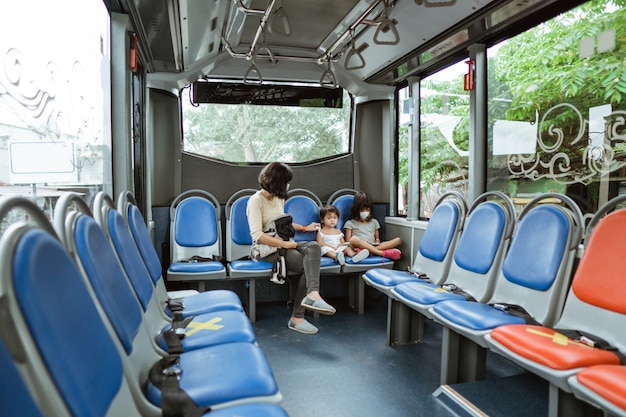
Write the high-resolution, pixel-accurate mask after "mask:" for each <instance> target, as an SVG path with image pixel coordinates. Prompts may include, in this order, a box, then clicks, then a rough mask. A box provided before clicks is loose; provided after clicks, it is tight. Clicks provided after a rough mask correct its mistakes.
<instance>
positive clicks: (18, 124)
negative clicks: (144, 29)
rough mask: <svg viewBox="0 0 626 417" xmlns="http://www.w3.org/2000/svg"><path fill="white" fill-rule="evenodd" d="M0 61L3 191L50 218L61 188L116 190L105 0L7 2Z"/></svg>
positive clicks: (0, 16)
mask: <svg viewBox="0 0 626 417" xmlns="http://www.w3.org/2000/svg"><path fill="white" fill-rule="evenodd" d="M68 10H71V11H72V12H71V13H68ZM17 16H20V17H23V16H28V18H27V21H28V23H27V24H25V19H23V18H16V17H17ZM0 62H2V67H1V68H0V194H22V195H28V196H31V197H32V198H33V199H35V200H36V201H37V203H38V205H39V206H40V207H42V208H44V209H45V210H46V212H47V213H48V212H51V210H52V206H53V204H54V202H55V201H56V198H58V196H59V195H60V194H61V192H62V191H63V190H66V189H71V190H73V191H77V192H80V193H83V194H85V196H86V198H88V197H89V196H90V195H92V194H95V192H97V191H99V190H102V189H107V191H109V192H110V190H111V189H112V187H111V181H112V180H111V177H112V173H111V139H110V136H111V135H110V130H111V127H110V124H109V121H110V120H111V116H110V107H111V106H110V90H111V86H110V79H111V76H110V53H109V14H108V12H107V9H106V7H105V5H104V4H103V2H102V0H59V1H54V2H51V1H48V0H33V1H28V2H3V3H2V5H1V6H0Z"/></svg>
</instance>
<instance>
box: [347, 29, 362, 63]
mask: <svg viewBox="0 0 626 417" xmlns="http://www.w3.org/2000/svg"><path fill="white" fill-rule="evenodd" d="M344 67H345V68H346V69H347V70H348V71H352V70H357V69H361V68H365V58H363V55H362V54H361V52H359V50H358V49H357V48H356V45H355V43H354V33H352V38H351V39H350V49H349V50H348V53H347V54H346V59H345V61H344Z"/></svg>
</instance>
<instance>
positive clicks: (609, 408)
mask: <svg viewBox="0 0 626 417" xmlns="http://www.w3.org/2000/svg"><path fill="white" fill-rule="evenodd" d="M568 384H569V386H570V388H571V389H572V392H573V393H574V395H575V396H576V397H577V398H579V399H581V400H583V401H585V402H587V403H589V404H592V405H593V406H595V407H597V408H599V409H601V410H604V411H605V412H606V413H608V414H609V415H612V416H622V417H623V416H626V366H624V365H593V366H590V367H587V368H585V369H583V370H582V371H580V372H578V373H576V375H573V376H571V377H569V379H568Z"/></svg>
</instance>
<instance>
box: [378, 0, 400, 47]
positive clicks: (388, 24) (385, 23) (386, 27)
mask: <svg viewBox="0 0 626 417" xmlns="http://www.w3.org/2000/svg"><path fill="white" fill-rule="evenodd" d="M383 2H384V3H385V10H383V13H382V15H381V18H380V22H379V23H378V27H377V28H376V32H375V33H374V39H373V40H374V43H375V44H377V45H397V44H399V43H400V34H399V33H398V28H397V27H396V24H395V23H394V22H393V20H391V19H390V18H389V11H390V10H391V8H392V7H393V5H392V4H389V3H387V0H383ZM385 32H391V35H393V39H392V40H383V39H381V36H383V35H384V34H385Z"/></svg>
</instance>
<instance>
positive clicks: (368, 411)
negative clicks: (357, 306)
mask: <svg viewBox="0 0 626 417" xmlns="http://www.w3.org/2000/svg"><path fill="white" fill-rule="evenodd" d="M327 301H329V302H331V303H332V304H333V305H334V306H335V307H336V308H337V313H336V314H335V315H333V316H320V317H318V318H313V317H312V316H311V315H308V316H307V319H308V320H309V321H311V322H312V323H314V324H315V325H316V326H317V327H318V328H319V329H320V333H319V334H317V335H313V336H311V335H302V334H299V333H296V332H294V331H292V330H289V329H288V328H287V321H288V319H289V316H290V313H291V308H288V307H287V305H286V304H285V303H261V304H259V305H258V309H257V321H256V323H255V324H254V328H255V331H256V334H257V339H258V344H259V345H260V346H261V348H262V349H263V351H264V352H265V354H266V356H267V358H268V360H269V362H270V364H271V366H272V369H273V370H274V373H275V375H276V379H277V381H278V385H279V387H280V390H281V392H282V394H283V396H284V400H283V403H282V406H283V407H284V408H285V409H286V410H287V412H288V413H289V415H290V416H291V417H318V416H329V417H386V416H433V417H438V416H455V415H461V416H463V415H467V414H464V412H463V411H462V410H458V409H457V410H453V407H451V406H450V404H449V401H442V400H440V399H437V398H435V397H433V396H432V393H433V392H434V391H435V390H436V389H437V388H438V387H439V370H440V355H441V327H440V326H439V325H438V324H436V323H433V322H427V323H426V326H425V335H424V343H423V344H421V345H412V346H401V347H393V348H392V347H388V346H386V344H385V340H386V320H387V317H386V315H387V306H386V303H387V300H386V299H385V298H384V297H382V296H379V297H376V296H373V297H372V296H370V297H368V299H367V302H366V309H365V314H363V315H358V314H356V313H355V312H353V311H351V310H350V309H349V308H348V304H347V300H346V299H342V298H339V299H329V300H327ZM487 367H488V368H487V376H486V379H485V380H484V381H478V382H472V383H464V384H455V385H453V388H454V389H455V390H457V391H458V392H459V393H461V394H462V395H464V396H465V397H466V398H467V399H468V400H470V401H471V402H472V403H473V404H474V405H476V406H477V407H479V408H480V409H482V410H483V411H484V412H485V413H486V414H488V415H489V416H507V417H510V416H519V417H525V416H532V417H536V416H542V415H547V412H548V409H547V393H548V388H547V384H544V383H543V382H542V381H541V380H540V379H538V378H536V377H535V376H533V375H530V374H527V373H525V372H523V371H522V370H521V369H520V368H518V367H517V366H515V365H513V364H511V363H510V362H508V361H505V360H504V359H502V358H500V357H498V356H497V355H492V354H488V357H487ZM455 411H456V412H455Z"/></svg>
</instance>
